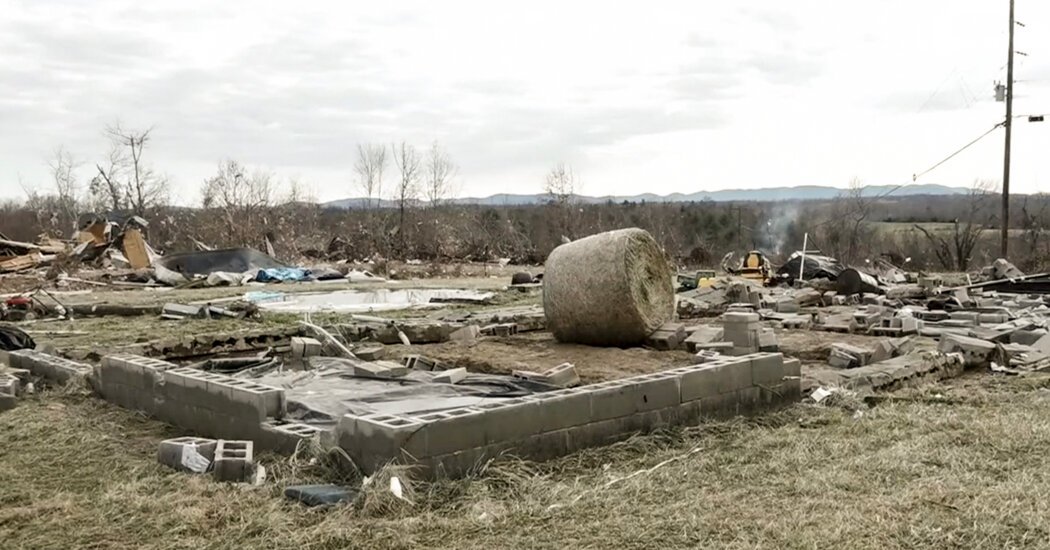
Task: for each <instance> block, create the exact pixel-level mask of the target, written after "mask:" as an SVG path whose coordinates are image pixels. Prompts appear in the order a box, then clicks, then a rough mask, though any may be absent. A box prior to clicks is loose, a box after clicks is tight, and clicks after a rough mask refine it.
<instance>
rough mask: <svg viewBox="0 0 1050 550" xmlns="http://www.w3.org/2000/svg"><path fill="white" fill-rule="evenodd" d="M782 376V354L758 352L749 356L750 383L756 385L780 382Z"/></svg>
mask: <svg viewBox="0 0 1050 550" xmlns="http://www.w3.org/2000/svg"><path fill="white" fill-rule="evenodd" d="M783 378H784V356H783V355H781V354H779V353H770V354H758V355H757V356H755V357H752V358H751V383H752V384H754V385H756V386H762V385H775V384H780V382H781V381H782V380H783Z"/></svg>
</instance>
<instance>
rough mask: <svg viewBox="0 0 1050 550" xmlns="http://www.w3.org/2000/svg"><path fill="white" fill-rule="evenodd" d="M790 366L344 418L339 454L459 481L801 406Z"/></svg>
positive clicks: (372, 465) (732, 366) (767, 356)
mask: <svg viewBox="0 0 1050 550" xmlns="http://www.w3.org/2000/svg"><path fill="white" fill-rule="evenodd" d="M800 368H801V366H800V363H799V362H798V361H797V360H785V359H784V358H783V356H782V355H781V354H779V353H754V354H749V355H745V356H741V357H725V358H721V359H718V360H715V361H711V362H708V363H704V364H702V365H694V366H689V367H681V368H677V369H672V370H669V371H664V372H658V373H653V374H645V375H640V376H634V377H631V378H626V379H623V380H615V381H610V382H603V383H600V384H593V385H590V386H583V387H579V388H572V389H563V390H558V391H553V392H545V393H542V394H535V395H530V396H526V397H519V398H514V399H506V400H503V401H499V402H493V403H486V404H483V405H479V406H475V407H463V408H457V409H452V410H446V411H440V412H434V413H428V414H419V415H380V414H366V415H345V416H344V417H343V418H341V419H340V421H339V424H338V426H337V427H336V433H335V435H336V438H337V440H338V443H339V445H340V446H341V447H342V448H343V449H344V450H345V451H346V452H347V453H348V454H349V455H350V456H351V458H353V459H354V461H355V462H356V463H357V465H358V467H360V468H361V469H362V470H364V471H365V472H366V473H371V472H373V471H375V470H376V469H377V468H379V467H381V466H382V465H383V464H386V463H387V462H390V461H393V460H397V461H401V462H407V463H417V464H419V465H420V466H421V467H422V468H423V470H424V471H425V472H426V473H427V474H429V475H432V476H442V475H447V476H451V477H457V476H462V475H465V474H466V473H468V472H469V471H470V470H471V469H472V468H474V467H476V465H477V464H479V463H482V462H483V461H485V460H487V459H490V458H493V457H496V456H499V455H500V454H503V453H510V454H514V455H516V456H521V457H525V458H531V459H535V460H543V459H549V458H554V457H557V456H561V455H565V454H568V453H571V452H574V451H577V450H579V449H583V448H586V447H593V446H599V445H605V444H609V443H612V442H614V441H617V440H620V439H624V438H626V437H629V436H630V435H631V434H633V433H638V432H648V431H652V430H655V429H659V428H664V427H669V426H674V425H684V424H695V423H697V422H699V421H700V420H701V419H708V418H710V419H716V418H726V417H731V416H736V415H740V414H752V413H756V412H760V411H762V410H769V409H773V408H776V407H779V406H782V405H784V404H788V403H792V402H796V401H798V400H799V399H800V397H801V390H800V387H801V372H800Z"/></svg>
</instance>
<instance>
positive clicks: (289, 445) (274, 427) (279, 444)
mask: <svg viewBox="0 0 1050 550" xmlns="http://www.w3.org/2000/svg"><path fill="white" fill-rule="evenodd" d="M324 431H327V430H324V429H323V428H321V427H319V426H314V425H311V424H303V423H302V422H286V421H281V420H268V421H266V422H263V423H262V425H261V426H260V433H259V440H258V441H256V443H258V444H259V446H260V447H262V448H264V449H269V450H273V451H276V452H278V453H282V454H289V455H290V454H292V453H294V452H295V451H296V449H297V448H298V447H299V444H300V443H301V442H304V441H309V440H310V439H312V438H314V437H320V434H321V433H322V432H324Z"/></svg>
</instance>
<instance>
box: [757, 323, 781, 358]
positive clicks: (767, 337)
mask: <svg viewBox="0 0 1050 550" xmlns="http://www.w3.org/2000/svg"><path fill="white" fill-rule="evenodd" d="M758 351H764V352H770V353H776V352H777V351H780V346H779V344H778V343H777V335H776V333H775V332H773V329H771V328H764V329H762V330H761V332H759V333H758Z"/></svg>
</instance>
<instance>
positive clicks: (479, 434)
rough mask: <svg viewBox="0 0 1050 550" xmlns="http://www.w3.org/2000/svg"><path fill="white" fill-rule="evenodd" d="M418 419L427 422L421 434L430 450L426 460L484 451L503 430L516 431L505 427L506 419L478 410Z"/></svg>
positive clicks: (472, 408)
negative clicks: (450, 454)
mask: <svg viewBox="0 0 1050 550" xmlns="http://www.w3.org/2000/svg"><path fill="white" fill-rule="evenodd" d="M523 410H524V409H523ZM490 412H491V411H490ZM415 418H416V419H418V420H419V421H420V422H423V428H422V430H421V433H422V435H423V437H424V438H425V445H426V447H425V449H426V450H425V451H424V452H423V453H422V456H436V455H442V454H447V453H453V452H456V451H461V450H464V449H471V448H474V447H483V446H485V445H486V444H487V443H488V437H489V435H490V434H496V435H498V434H499V433H500V430H501V429H506V430H511V429H513V427H512V426H505V425H504V423H503V422H502V421H503V419H504V418H505V417H501V416H500V415H498V414H496V415H488V413H486V412H483V411H481V410H479V409H477V408H474V407H462V408H458V409H449V410H446V411H441V412H437V413H431V414H425V415H421V416H417V417H415ZM521 420H522V421H525V419H521ZM490 423H491V426H490Z"/></svg>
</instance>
